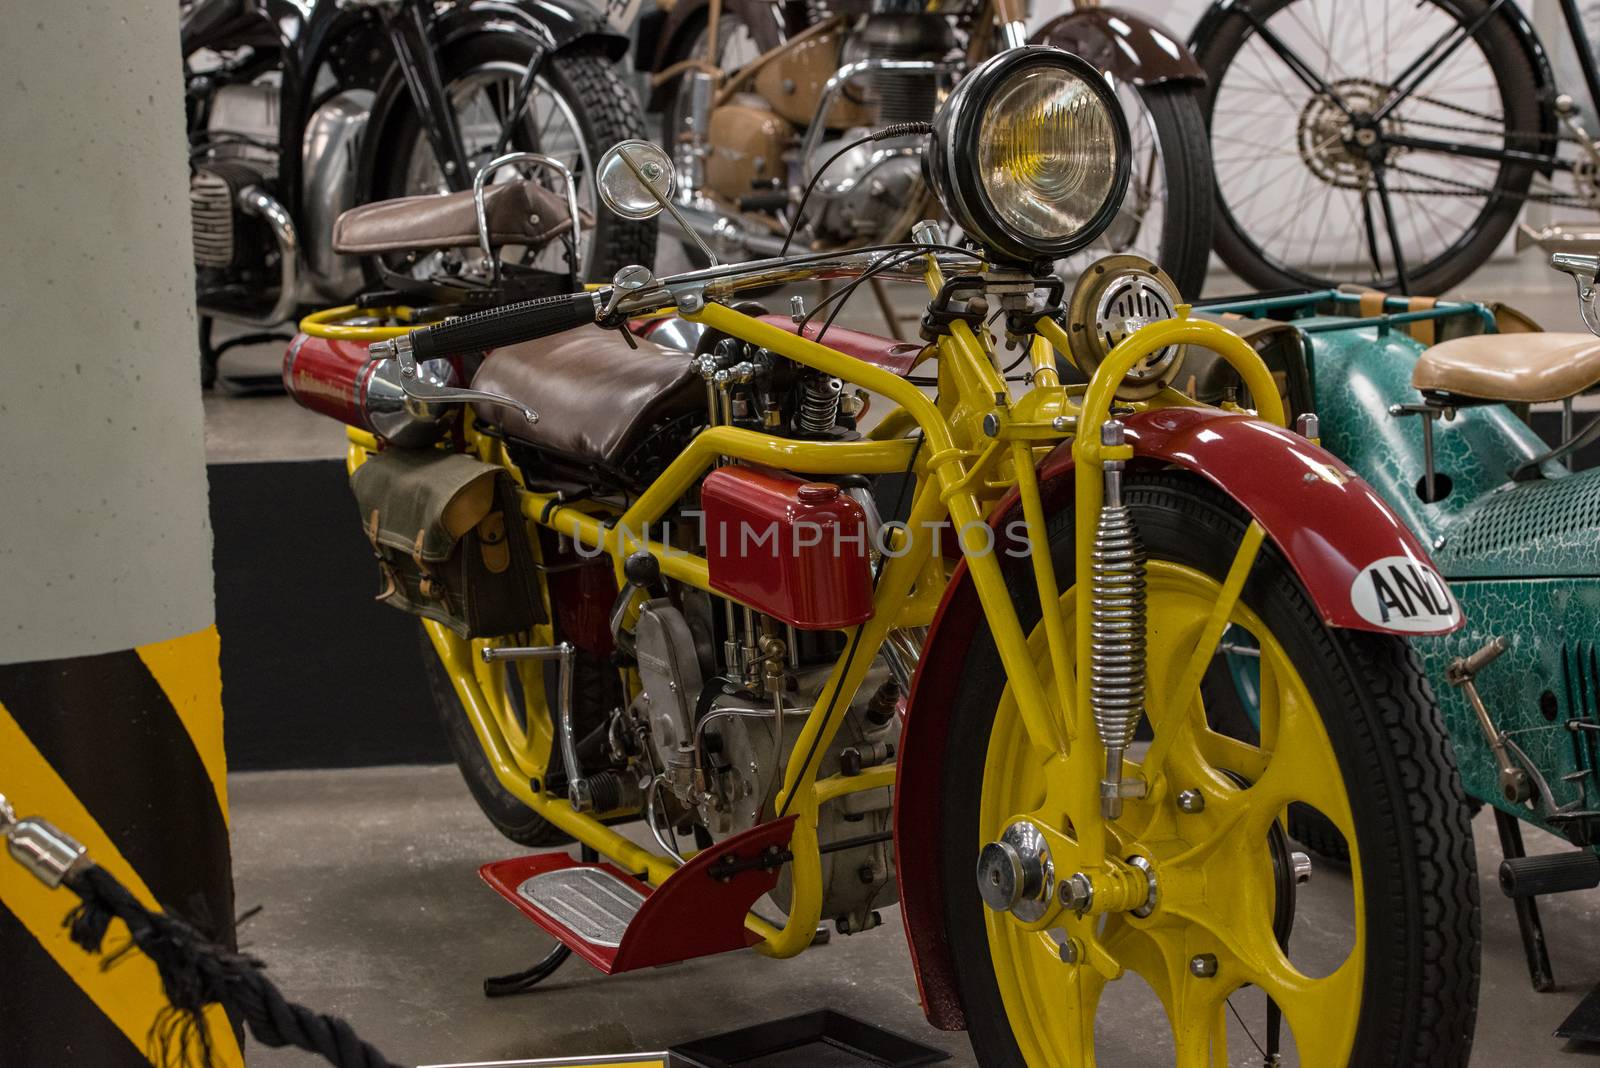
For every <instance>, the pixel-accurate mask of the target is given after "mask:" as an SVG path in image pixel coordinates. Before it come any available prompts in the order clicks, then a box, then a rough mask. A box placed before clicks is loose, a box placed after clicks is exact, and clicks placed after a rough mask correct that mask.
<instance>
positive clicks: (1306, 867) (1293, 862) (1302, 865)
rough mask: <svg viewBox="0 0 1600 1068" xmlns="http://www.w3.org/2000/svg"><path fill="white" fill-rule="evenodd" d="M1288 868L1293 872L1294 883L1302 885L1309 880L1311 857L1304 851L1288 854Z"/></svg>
mask: <svg viewBox="0 0 1600 1068" xmlns="http://www.w3.org/2000/svg"><path fill="white" fill-rule="evenodd" d="M1289 868H1290V870H1291V871H1293V872H1294V884H1295V885H1296V886H1303V885H1305V884H1306V883H1309V882H1310V881H1311V857H1310V856H1308V855H1307V854H1305V853H1300V852H1295V853H1290V854H1289Z"/></svg>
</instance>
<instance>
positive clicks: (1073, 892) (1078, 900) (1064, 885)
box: [1061, 871, 1094, 913]
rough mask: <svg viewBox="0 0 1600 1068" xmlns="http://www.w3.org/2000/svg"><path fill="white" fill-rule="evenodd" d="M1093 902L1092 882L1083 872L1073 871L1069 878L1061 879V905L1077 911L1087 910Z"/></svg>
mask: <svg viewBox="0 0 1600 1068" xmlns="http://www.w3.org/2000/svg"><path fill="white" fill-rule="evenodd" d="M1092 904H1094V883H1092V882H1090V881H1089V877H1088V876H1087V875H1085V874H1084V873H1083V872H1081V871H1080V872H1075V873H1074V874H1073V875H1072V877H1071V878H1067V879H1063V880H1061V907H1062V908H1067V909H1071V910H1072V911H1074V912H1077V913H1083V912H1086V911H1088V909H1089V906H1090V905H1092Z"/></svg>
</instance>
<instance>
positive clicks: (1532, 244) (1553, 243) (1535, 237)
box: [1516, 222, 1600, 256]
mask: <svg viewBox="0 0 1600 1068" xmlns="http://www.w3.org/2000/svg"><path fill="white" fill-rule="evenodd" d="M1530 248H1538V249H1542V250H1543V251H1545V252H1547V253H1555V252H1569V253H1577V254H1579V255H1583V256H1595V255H1600V225H1597V224H1595V223H1593V222H1558V223H1551V224H1550V225H1548V226H1543V227H1539V228H1537V229H1536V228H1534V227H1532V226H1529V225H1528V224H1527V223H1518V224H1517V240H1516V250H1517V251H1518V252H1525V251H1527V250H1528V249H1530Z"/></svg>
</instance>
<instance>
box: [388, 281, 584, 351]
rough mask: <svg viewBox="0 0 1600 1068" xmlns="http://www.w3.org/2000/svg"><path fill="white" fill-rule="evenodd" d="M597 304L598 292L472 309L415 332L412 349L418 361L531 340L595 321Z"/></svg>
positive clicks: (413, 332)
mask: <svg viewBox="0 0 1600 1068" xmlns="http://www.w3.org/2000/svg"><path fill="white" fill-rule="evenodd" d="M596 307H597V305H596V303H595V294H594V293H590V292H584V293H561V294H558V295H557V296H554V297H540V298H539V299H537V300H524V301H521V302H519V303H517V304H507V305H506V306H505V307H503V308H490V309H489V310H488V311H481V312H473V313H472V314H471V315H463V316H462V317H461V318H459V319H451V320H449V321H448V322H443V323H435V324H434V325H433V326H429V327H424V328H423V329H421V330H415V331H412V333H411V335H410V337H411V351H412V353H413V354H414V355H415V356H416V358H417V359H418V360H433V359H438V358H439V357H441V356H457V355H460V354H462V353H467V352H482V351H483V350H485V349H494V348H499V347H500V346H502V345H515V344H516V343H517V342H519V341H532V340H533V339H534V338H540V337H548V336H549V335H551V334H559V333H561V331H563V330H571V329H573V328H574V327H578V326H583V325H584V324H586V323H592V322H594V321H595V310H596Z"/></svg>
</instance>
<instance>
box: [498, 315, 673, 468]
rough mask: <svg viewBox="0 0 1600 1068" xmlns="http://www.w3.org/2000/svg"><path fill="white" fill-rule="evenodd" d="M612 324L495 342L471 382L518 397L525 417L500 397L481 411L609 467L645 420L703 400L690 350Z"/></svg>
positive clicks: (519, 434) (520, 434)
mask: <svg viewBox="0 0 1600 1068" xmlns="http://www.w3.org/2000/svg"><path fill="white" fill-rule="evenodd" d="M634 340H635V341H636V342H637V343H638V346H639V347H638V348H637V349H633V348H629V347H628V342H627V340H626V339H624V338H623V337H622V336H621V335H620V334H618V333H617V331H615V330H602V329H601V328H600V327H598V326H580V327H579V328H578V329H576V330H568V331H566V332H565V333H561V334H554V335H552V336H550V337H546V338H540V339H538V340H537V341H525V342H523V343H522V344H520V345H512V346H509V347H507V348H503V349H496V350H495V351H494V352H492V353H490V354H489V358H488V359H487V360H485V361H484V362H483V366H482V367H480V368H479V369H478V373H477V374H476V375H474V376H473V379H472V387H473V388H474V389H481V390H486V391H488V392H490V393H498V394H500V395H501V396H504V397H510V398H512V399H513V400H516V401H520V402H521V403H523V404H526V405H527V406H528V407H530V408H532V409H534V410H535V411H536V412H538V413H539V421H538V422H537V423H533V424H531V425H530V424H529V423H528V422H527V420H525V419H523V418H522V416H521V415H520V414H519V413H517V412H516V411H514V410H513V409H510V408H507V407H505V406H503V405H488V404H478V405H476V406H475V407H476V409H477V413H478V418H479V419H482V420H484V421H486V422H488V423H490V424H492V425H494V426H497V427H499V428H500V429H501V430H503V431H505V433H506V434H507V435H508V436H510V437H513V438H516V439H517V440H518V441H525V442H527V443H528V444H530V445H536V446H538V447H539V448H542V449H549V450H551V451H553V452H557V453H560V454H562V455H563V456H567V457H571V458H573V459H577V460H582V461H586V462H589V463H596V464H600V465H602V466H606V467H616V466H618V465H619V464H620V463H621V461H622V460H623V459H624V458H625V457H626V456H627V455H628V452H629V451H630V450H631V449H632V448H633V446H634V445H635V444H637V442H638V440H639V438H640V437H641V435H643V433H644V432H645V431H646V430H648V429H649V428H650V427H652V426H654V425H656V424H657V423H660V422H662V421H663V420H666V419H672V418H674V417H676V416H680V415H684V414H686V413H688V412H690V411H694V410H695V409H697V408H703V407H704V406H705V385H704V383H703V382H702V380H701V378H700V375H699V373H698V372H696V371H695V370H694V369H693V367H692V361H693V357H692V356H690V355H689V354H688V353H686V352H682V351H680V350H678V349H669V348H664V347H662V346H661V345H657V344H656V343H655V342H653V341H650V340H649V339H647V338H635V339H634Z"/></svg>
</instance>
